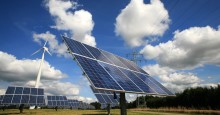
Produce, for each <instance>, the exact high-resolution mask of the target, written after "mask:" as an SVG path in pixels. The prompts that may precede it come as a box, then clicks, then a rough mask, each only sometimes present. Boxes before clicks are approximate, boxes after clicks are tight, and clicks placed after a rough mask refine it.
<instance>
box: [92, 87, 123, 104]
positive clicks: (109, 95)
mask: <svg viewBox="0 0 220 115" xmlns="http://www.w3.org/2000/svg"><path fill="white" fill-rule="evenodd" d="M90 87H91V89H92V91H93V93H94V94H95V96H96V98H97V99H98V101H99V103H101V106H103V107H104V106H106V105H107V104H110V105H111V107H115V106H118V105H119V95H120V94H119V93H116V96H117V99H114V94H113V92H110V91H104V90H96V89H94V88H93V87H92V86H90Z"/></svg>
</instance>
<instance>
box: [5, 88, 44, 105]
mask: <svg viewBox="0 0 220 115" xmlns="http://www.w3.org/2000/svg"><path fill="white" fill-rule="evenodd" d="M38 90H39V91H40V95H38V93H37V91H38ZM43 95H44V90H43V89H41V88H30V87H14V86H9V87H8V88H7V90H6V94H5V96H4V98H3V100H2V103H3V104H7V105H10V104H13V105H14V104H16V105H19V104H29V105H43V104H44V96H43Z"/></svg>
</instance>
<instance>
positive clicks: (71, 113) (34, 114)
mask: <svg viewBox="0 0 220 115" xmlns="http://www.w3.org/2000/svg"><path fill="white" fill-rule="evenodd" d="M19 112H20V111H19V110H18V109H6V110H5V111H2V110H1V111H0V115H17V114H20V113H19ZM127 113H128V115H187V113H177V112H158V111H143V110H127ZM22 114H23V115H106V114H107V112H106V111H105V110H68V109H58V111H55V110H54V109H38V110H29V109H24V111H23V113H22ZM111 115H120V110H119V109H112V110H111Z"/></svg>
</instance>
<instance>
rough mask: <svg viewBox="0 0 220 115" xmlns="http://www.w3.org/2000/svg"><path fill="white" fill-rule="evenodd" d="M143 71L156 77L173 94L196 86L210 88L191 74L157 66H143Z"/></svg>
mask: <svg viewBox="0 0 220 115" xmlns="http://www.w3.org/2000/svg"><path fill="white" fill-rule="evenodd" d="M143 69H144V70H145V71H146V72H148V73H149V74H150V75H151V76H153V77H158V78H159V79H160V80H161V81H162V84H163V85H164V86H165V87H167V88H168V89H170V90H171V91H174V92H182V91H183V90H184V89H186V88H190V87H197V86H211V85H209V84H207V83H202V82H203V80H202V79H200V78H199V77H198V76H196V75H195V74H193V73H185V72H177V71H175V70H174V69H171V68H169V67H162V66H160V65H158V64H155V65H148V66H144V67H143Z"/></svg>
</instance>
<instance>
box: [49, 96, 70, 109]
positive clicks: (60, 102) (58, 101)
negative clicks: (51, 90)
mask: <svg viewBox="0 0 220 115" xmlns="http://www.w3.org/2000/svg"><path fill="white" fill-rule="evenodd" d="M47 101H48V102H47V105H48V106H50V107H55V106H58V107H67V106H69V103H68V100H67V98H66V96H50V95H48V96H47Z"/></svg>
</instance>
